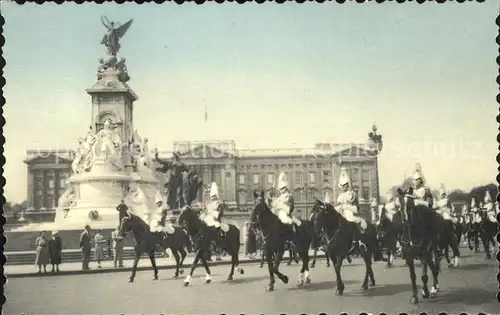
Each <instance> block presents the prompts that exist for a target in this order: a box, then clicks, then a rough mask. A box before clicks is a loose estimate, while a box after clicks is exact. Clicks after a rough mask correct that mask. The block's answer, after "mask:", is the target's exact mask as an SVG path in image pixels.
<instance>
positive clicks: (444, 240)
mask: <svg viewBox="0 0 500 315" xmlns="http://www.w3.org/2000/svg"><path fill="white" fill-rule="evenodd" d="M439 219H440V221H441V223H440V225H441V231H440V234H439V248H440V249H441V250H444V258H445V259H446V261H447V263H448V267H450V268H452V267H456V266H457V265H456V263H458V258H460V249H459V246H460V241H459V238H458V236H457V233H456V229H455V224H454V223H453V222H452V221H450V220H445V219H443V217H442V216H439ZM450 247H451V250H452V251H453V258H455V264H452V263H451V261H450V257H449V254H448V253H449V248H450ZM438 267H439V265H438Z"/></svg>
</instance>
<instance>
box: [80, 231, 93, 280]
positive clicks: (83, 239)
mask: <svg viewBox="0 0 500 315" xmlns="http://www.w3.org/2000/svg"><path fill="white" fill-rule="evenodd" d="M80 249H81V251H82V270H89V269H90V268H89V262H90V252H91V249H90V226H89V225H86V226H85V228H84V229H83V232H82V234H80Z"/></svg>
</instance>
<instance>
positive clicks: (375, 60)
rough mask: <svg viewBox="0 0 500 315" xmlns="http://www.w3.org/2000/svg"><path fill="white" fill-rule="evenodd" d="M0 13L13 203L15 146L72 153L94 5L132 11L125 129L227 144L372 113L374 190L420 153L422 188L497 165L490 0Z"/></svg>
mask: <svg viewBox="0 0 500 315" xmlns="http://www.w3.org/2000/svg"><path fill="white" fill-rule="evenodd" d="M2 13H3V15H4V16H5V19H6V25H5V33H4V34H5V37H6V44H5V48H4V56H5V59H6V60H7V66H6V68H5V76H6V79H7V85H6V87H5V90H4V95H5V97H6V99H7V105H6V106H5V108H4V110H5V112H4V114H5V117H6V120H7V124H6V126H5V129H4V133H5V137H6V139H7V142H6V145H5V149H6V150H5V155H6V158H7V163H6V166H5V177H6V179H7V186H6V197H7V198H8V199H11V200H14V201H21V200H23V199H25V198H26V166H25V165H24V164H23V163H22V160H23V158H24V157H25V156H24V155H25V150H26V149H37V148H40V149H48V148H52V149H57V148H63V149H67V148H75V144H76V139H77V138H78V137H80V136H83V135H84V134H85V132H86V130H87V126H88V125H89V123H90V119H91V106H90V97H89V96H88V95H87V94H86V92H85V89H86V88H89V87H90V86H91V85H92V84H93V83H94V82H95V71H96V68H97V65H98V62H97V60H98V58H100V57H103V56H104V52H105V47H103V46H101V45H99V43H100V40H101V38H102V36H103V34H104V27H103V26H102V25H101V22H100V16H101V15H106V16H108V18H109V19H111V20H118V21H121V22H125V21H126V20H128V19H129V18H134V23H133V25H132V27H131V28H130V29H129V31H128V33H127V34H126V36H125V37H124V38H123V40H122V50H121V54H122V56H124V57H126V58H127V64H128V69H129V73H130V75H131V77H132V80H131V81H130V85H131V87H132V88H133V89H134V91H135V92H136V93H137V94H138V95H139V98H140V99H139V101H137V102H136V104H135V112H134V116H135V117H134V119H135V128H137V129H138V130H139V133H140V134H141V135H142V136H145V137H148V138H149V139H150V143H151V144H152V147H155V146H156V147H158V148H160V149H169V148H170V147H171V144H172V141H174V140H189V139H193V140H194V139H198V140H199V139H205V138H207V137H208V138H211V139H234V140H235V141H236V145H237V147H238V148H251V147H255V148H272V147H275V148H290V147H312V146H313V145H314V143H316V142H361V141H364V140H365V139H366V134H367V133H368V132H369V131H370V127H371V123H372V121H374V120H375V121H376V122H377V124H378V126H379V128H380V131H381V133H382V134H383V136H384V150H383V153H382V154H381V156H380V162H379V167H380V177H381V180H380V185H381V186H380V188H381V190H382V193H384V192H385V191H386V190H387V189H388V188H389V187H390V186H392V185H393V184H395V183H400V182H401V181H402V178H403V175H404V173H405V172H406V173H407V174H410V173H411V172H412V169H413V167H414V165H415V163H416V162H420V163H421V164H422V167H423V171H424V174H425V176H426V178H427V180H428V184H429V185H430V186H431V187H433V188H438V187H439V184H440V183H444V184H445V185H446V186H447V188H448V189H454V188H463V189H469V188H471V187H472V186H474V185H478V184H483V183H489V182H492V181H494V179H495V176H496V174H497V170H496V166H497V164H496V162H495V158H494V157H495V154H496V153H497V143H496V135H497V123H496V121H495V115H496V113H497V104H496V102H495V96H496V93H497V92H498V87H497V85H496V83H495V78H496V74H497V66H496V63H495V57H496V56H497V51H496V48H497V46H496V44H495V36H496V34H497V33H496V32H497V27H496V25H495V17H496V14H497V13H498V3H497V2H495V1H490V2H488V3H483V4H479V3H464V4H457V3H446V4H435V3H434V4H432V3H427V4H425V5H418V4H416V3H413V4H408V3H406V4H404V5H401V4H396V3H387V4H382V5H380V4H376V3H367V4H363V5H360V4H356V3H346V4H343V5H338V4H335V3H331V4H317V3H309V4H303V5H297V4H294V3H288V4H284V5H277V4H269V3H268V4H265V5H257V4H246V5H238V4H229V3H227V4H224V5H219V4H216V3H211V4H205V5H201V6H198V5H195V4H184V5H181V6H179V5H175V4H163V5H156V4H147V5H137V4H124V5H116V4H104V5H96V4H83V5H76V4H63V5H56V4H44V5H36V4H25V5H23V6H17V5H15V4H9V3H8V4H3V7H2ZM204 104H207V106H208V109H209V128H208V129H209V131H208V135H207V134H205V128H204V125H203V108H204V107H203V106H204ZM196 126H199V128H196Z"/></svg>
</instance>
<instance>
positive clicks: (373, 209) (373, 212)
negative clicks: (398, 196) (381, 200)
mask: <svg viewBox="0 0 500 315" xmlns="http://www.w3.org/2000/svg"><path fill="white" fill-rule="evenodd" d="M377 208H378V202H377V198H372V201H371V203H370V214H371V218H372V224H375V223H376V222H377V221H378V219H377V214H378V211H377Z"/></svg>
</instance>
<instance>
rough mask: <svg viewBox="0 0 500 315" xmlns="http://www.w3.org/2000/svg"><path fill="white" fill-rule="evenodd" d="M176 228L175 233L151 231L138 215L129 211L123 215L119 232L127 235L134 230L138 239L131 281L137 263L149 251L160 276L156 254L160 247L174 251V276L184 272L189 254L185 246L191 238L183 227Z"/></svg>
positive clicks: (154, 267)
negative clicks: (156, 263)
mask: <svg viewBox="0 0 500 315" xmlns="http://www.w3.org/2000/svg"><path fill="white" fill-rule="evenodd" d="M174 229H175V230H174V233H172V234H166V235H165V234H164V233H162V232H151V231H150V229H149V226H148V225H147V224H146V222H144V221H143V220H142V219H141V218H139V217H138V216H136V215H134V214H131V213H127V214H126V215H124V216H122V219H121V222H120V229H119V230H120V231H119V233H120V234H121V235H125V234H126V233H127V232H129V231H132V234H133V235H134V238H135V241H136V245H135V246H134V252H135V256H134V257H135V258H134V265H133V268H132V275H131V276H130V279H129V280H130V282H133V281H134V278H135V273H136V269H137V263H138V262H139V259H140V257H141V255H142V254H143V253H148V255H149V258H150V259H151V264H152V265H153V269H154V270H155V279H157V278H158V276H157V274H158V270H157V269H156V265H155V256H154V254H155V252H156V249H157V248H158V247H160V248H162V249H164V250H166V249H167V248H170V250H171V251H172V255H173V256H174V258H175V265H176V269H175V273H174V277H178V276H179V274H182V273H183V272H184V271H183V270H182V265H183V263H184V259H185V258H186V256H187V253H186V251H185V249H184V247H185V246H187V242H188V241H189V240H188V239H187V235H186V234H185V233H184V231H183V230H182V229H180V228H178V227H175V228H174ZM179 254H180V256H179Z"/></svg>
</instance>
